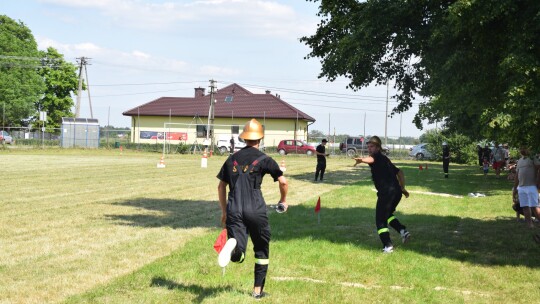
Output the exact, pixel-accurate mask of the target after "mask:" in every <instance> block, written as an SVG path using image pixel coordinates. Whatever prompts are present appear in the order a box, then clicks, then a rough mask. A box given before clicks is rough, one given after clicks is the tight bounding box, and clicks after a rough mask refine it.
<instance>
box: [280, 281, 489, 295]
mask: <svg viewBox="0 0 540 304" xmlns="http://www.w3.org/2000/svg"><path fill="white" fill-rule="evenodd" d="M272 279H274V280H276V281H304V282H311V283H317V284H338V285H342V286H345V287H356V288H362V289H377V288H383V286H379V285H365V284H362V283H352V282H335V283H334V282H327V281H323V280H317V279H312V278H307V277H297V278H295V277H272ZM388 288H390V289H393V290H413V289H414V287H405V286H399V285H392V286H388ZM433 290H435V291H453V292H455V293H461V294H464V295H478V296H482V297H489V296H490V295H489V293H485V292H477V291H470V290H460V289H455V288H447V287H441V286H436V287H434V288H433Z"/></svg>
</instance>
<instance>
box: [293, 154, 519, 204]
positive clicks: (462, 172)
mask: <svg viewBox="0 0 540 304" xmlns="http://www.w3.org/2000/svg"><path fill="white" fill-rule="evenodd" d="M420 164H421V165H422V170H419V165H420ZM427 164H428V168H429V169H427V170H426V169H425V167H426V163H425V162H418V164H417V163H413V162H399V161H397V162H396V163H395V165H396V166H397V167H398V168H400V169H401V170H403V172H404V173H405V180H406V183H407V187H408V188H409V189H414V187H422V188H424V189H426V191H429V192H436V193H446V194H451V195H461V196H467V194H468V193H471V192H474V193H477V192H480V193H483V194H485V195H488V196H489V195H494V194H496V193H497V192H499V193H500V191H501V190H503V191H509V190H510V189H511V188H512V182H510V181H508V180H507V179H506V174H505V173H503V174H501V177H500V178H496V177H495V175H494V174H493V173H492V174H490V175H488V176H484V174H483V172H482V171H481V170H479V169H478V168H477V167H476V166H466V165H452V166H451V167H450V171H449V173H450V178H449V179H446V178H444V173H443V170H442V165H441V164H437V163H427ZM314 174H315V173H314V172H307V173H299V174H286V176H287V178H290V179H297V180H302V181H308V182H314V181H313V180H314V177H315V176H314ZM365 183H371V184H373V183H372V180H371V171H370V169H369V166H368V165H365V164H361V165H358V166H357V167H351V169H350V170H336V171H332V170H327V172H326V173H325V180H324V184H331V185H343V186H347V185H353V184H354V185H364V184H365Z"/></svg>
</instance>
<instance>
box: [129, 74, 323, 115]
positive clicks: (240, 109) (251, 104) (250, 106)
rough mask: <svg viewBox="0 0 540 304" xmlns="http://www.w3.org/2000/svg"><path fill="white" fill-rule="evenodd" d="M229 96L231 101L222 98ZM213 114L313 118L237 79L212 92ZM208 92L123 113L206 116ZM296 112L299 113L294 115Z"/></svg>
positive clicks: (164, 100)
mask: <svg viewBox="0 0 540 304" xmlns="http://www.w3.org/2000/svg"><path fill="white" fill-rule="evenodd" d="M227 96H232V101H231V102H227V101H225V99H226V97H227ZM214 98H215V99H216V104H215V108H214V117H216V118H219V117H228V118H230V117H231V116H232V117H245V118H263V117H266V118H288V119H296V118H297V117H298V119H300V120H307V121H315V119H314V118H313V117H311V116H309V115H307V114H306V113H304V112H302V111H300V110H298V109H296V108H295V107H293V106H291V105H290V104H288V103H286V102H285V101H283V100H281V99H280V98H279V97H277V96H275V95H272V94H253V93H251V92H250V91H248V90H246V89H244V88H243V87H241V86H239V85H238V84H236V83H233V84H231V85H229V86H226V87H224V88H222V89H219V90H217V91H216V92H215V93H214ZM209 106H210V94H206V95H204V96H198V97H161V98H158V99H156V100H153V101H150V102H148V103H145V104H143V105H141V106H139V107H135V108H133V109H131V110H128V111H126V112H124V113H122V114H123V115H125V116H137V115H139V116H169V112H170V115H171V116H188V117H194V116H196V115H199V116H201V117H208V109H209ZM297 115H298V116H297Z"/></svg>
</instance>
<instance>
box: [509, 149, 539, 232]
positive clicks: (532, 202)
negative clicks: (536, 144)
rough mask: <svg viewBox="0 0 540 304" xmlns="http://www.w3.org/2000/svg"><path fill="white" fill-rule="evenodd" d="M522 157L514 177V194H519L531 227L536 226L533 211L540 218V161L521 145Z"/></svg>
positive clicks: (521, 205) (520, 202) (524, 213)
mask: <svg viewBox="0 0 540 304" xmlns="http://www.w3.org/2000/svg"><path fill="white" fill-rule="evenodd" d="M519 153H520V154H521V158H520V159H519V160H518V162H517V166H516V176H515V178H514V188H513V189H512V194H513V195H516V194H517V196H518V198H519V206H520V207H523V215H524V216H525V221H526V222H527V225H528V226H529V228H534V224H533V222H532V213H533V212H534V215H535V217H536V218H537V219H538V218H539V216H540V208H538V188H537V184H536V182H537V181H536V178H537V174H538V169H539V168H540V161H539V160H538V158H536V157H535V158H531V157H529V149H528V148H526V147H521V148H520V149H519Z"/></svg>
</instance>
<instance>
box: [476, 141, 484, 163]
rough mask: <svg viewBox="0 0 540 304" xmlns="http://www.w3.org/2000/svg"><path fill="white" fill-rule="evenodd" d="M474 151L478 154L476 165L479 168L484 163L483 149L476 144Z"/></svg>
mask: <svg viewBox="0 0 540 304" xmlns="http://www.w3.org/2000/svg"><path fill="white" fill-rule="evenodd" d="M476 153H477V154H478V165H479V166H480V168H481V167H482V166H483V165H484V149H482V146H481V145H480V144H477V145H476Z"/></svg>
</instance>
